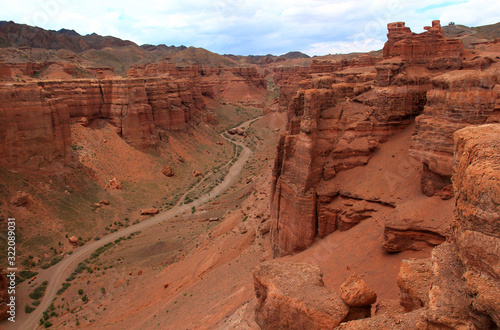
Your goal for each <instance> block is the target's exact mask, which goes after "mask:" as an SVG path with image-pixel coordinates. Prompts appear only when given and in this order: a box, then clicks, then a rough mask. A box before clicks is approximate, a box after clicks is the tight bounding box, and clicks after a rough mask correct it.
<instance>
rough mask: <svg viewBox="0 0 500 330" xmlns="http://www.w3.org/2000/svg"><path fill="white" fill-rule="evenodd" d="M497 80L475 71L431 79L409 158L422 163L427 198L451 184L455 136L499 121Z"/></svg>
mask: <svg viewBox="0 0 500 330" xmlns="http://www.w3.org/2000/svg"><path fill="white" fill-rule="evenodd" d="M496 82H497V77H496V76H495V75H494V74H492V73H489V72H481V71H476V70H460V71H451V72H447V73H444V74H442V75H439V76H437V77H435V78H433V79H432V84H433V86H434V88H433V89H431V90H429V91H428V92H427V104H426V105H425V109H424V112H423V113H422V115H420V116H418V117H417V119H416V122H417V126H416V128H415V134H414V137H413V141H412V145H411V147H410V155H412V156H413V157H415V158H416V159H418V160H420V161H421V162H422V163H423V169H422V178H421V187H422V192H423V193H424V194H425V195H427V196H433V195H435V194H440V193H441V191H442V190H443V188H445V187H447V186H449V185H450V184H451V181H450V177H451V174H452V164H453V133H454V132H456V131H457V130H459V129H461V128H464V127H466V126H470V125H478V124H485V123H487V122H492V121H497V119H496V111H498V110H500V109H498V108H497V107H498V105H496V103H497V99H498V92H497V89H496V88H495V86H496Z"/></svg>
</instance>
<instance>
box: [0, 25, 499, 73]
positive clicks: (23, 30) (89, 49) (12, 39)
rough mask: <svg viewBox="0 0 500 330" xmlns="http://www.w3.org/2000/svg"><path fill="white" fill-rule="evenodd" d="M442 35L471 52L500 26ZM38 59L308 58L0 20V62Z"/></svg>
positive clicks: (121, 63)
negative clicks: (230, 51) (234, 51)
mask: <svg viewBox="0 0 500 330" xmlns="http://www.w3.org/2000/svg"><path fill="white" fill-rule="evenodd" d="M443 31H444V32H445V35H446V36H448V37H450V38H460V39H462V40H463V42H464V45H465V47H467V48H473V47H474V44H475V43H478V42H484V41H488V40H493V39H496V38H500V23H496V24H491V25H485V26H479V27H467V26H464V25H455V24H450V25H447V26H443ZM2 49H3V50H2ZM9 49H20V50H24V53H23V54H22V55H19V53H16V52H13V51H9ZM35 50H36V51H35ZM68 51H69V52H68ZM43 52H45V53H44V54H43V56H41V55H40V53H43ZM35 53H36V54H35ZM41 57H42V58H44V60H53V61H59V60H62V61H67V60H68V59H69V60H70V61H74V60H77V61H79V62H81V63H88V65H94V66H107V67H112V68H114V70H115V71H116V72H118V73H124V72H125V71H126V70H127V69H128V68H129V67H130V66H131V65H132V64H141V63H147V62H155V61H158V60H162V59H165V58H167V59H168V60H170V61H173V62H175V63H177V64H178V65H188V64H201V65H206V66H237V65H248V64H257V65H265V64H272V63H280V62H285V61H294V60H295V61H299V60H305V61H307V60H308V59H310V57H309V56H308V55H306V54H304V53H301V52H296V51H294V52H289V53H287V54H283V55H280V56H275V55H271V54H268V55H250V56H240V55H231V54H228V55H219V54H216V53H213V52H210V51H208V50H205V49H203V48H194V47H186V46H167V45H164V44H161V45H148V44H145V45H141V46H139V45H137V44H136V43H134V42H132V41H129V40H122V39H120V38H116V37H112V36H101V35H98V34H96V33H92V34H88V35H80V34H79V33H78V32H76V31H74V30H68V29H60V30H59V31H54V30H45V29H42V28H39V27H33V26H29V25H26V24H17V23H14V22H12V21H10V22H7V21H0V60H4V61H5V60H9V61H14V62H23V61H36V60H37V59H39V58H41ZM89 63H90V64H89Z"/></svg>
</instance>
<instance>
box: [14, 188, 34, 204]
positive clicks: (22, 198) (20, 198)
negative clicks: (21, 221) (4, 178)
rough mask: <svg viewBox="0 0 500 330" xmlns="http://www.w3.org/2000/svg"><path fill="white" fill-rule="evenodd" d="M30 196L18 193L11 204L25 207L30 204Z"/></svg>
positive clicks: (21, 192)
mask: <svg viewBox="0 0 500 330" xmlns="http://www.w3.org/2000/svg"><path fill="white" fill-rule="evenodd" d="M29 199H30V195H29V194H28V193H26V192H24V191H18V192H17V193H16V194H15V195H14V196H13V197H12V198H11V199H10V203H11V204H12V205H14V206H23V205H26V204H27V203H28V201H29Z"/></svg>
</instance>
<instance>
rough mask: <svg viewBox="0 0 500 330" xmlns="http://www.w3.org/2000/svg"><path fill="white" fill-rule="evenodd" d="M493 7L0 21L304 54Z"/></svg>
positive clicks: (108, 9) (156, 8) (235, 5)
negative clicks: (400, 24)
mask: <svg viewBox="0 0 500 330" xmlns="http://www.w3.org/2000/svg"><path fill="white" fill-rule="evenodd" d="M498 12H500V2H498V1H494V2H491V0H466V1H464V0H458V1H448V0H419V1H418V2H413V1H412V2H407V1H403V0H350V1H346V0H309V1H303V0H300V1H299V0H288V1H287V0H275V1H273V0H253V1H250V0H212V1H208V0H169V1H164V0H142V1H137V0H108V1H102V0H99V1H97V0H86V1H78V2H77V1H70V0H26V1H23V0H18V1H15V2H14V1H9V2H7V3H6V4H3V5H2V11H1V12H0V20H13V21H15V22H18V23H26V24H31V25H38V26H40V27H43V28H47V29H55V30H58V29H60V28H68V29H74V30H76V31H77V32H79V33H80V34H89V33H92V32H96V33H98V34H101V35H114V36H116V37H119V38H124V39H129V40H132V41H135V42H137V43H139V44H142V43H150V44H159V43H165V44H168V45H172V44H174V45H181V44H184V45H187V46H190V45H192V46H198V47H204V48H207V49H209V50H212V51H215V52H219V53H234V54H243V55H246V54H267V53H273V54H282V53H286V52H288V51H292V50H303V51H305V52H307V53H308V54H311V55H312V54H325V53H336V52H347V51H368V50H372V49H376V48H381V47H382V46H383V42H384V41H385V35H386V33H387V31H386V26H387V23H390V22H394V21H405V22H406V23H407V24H406V25H407V26H409V27H411V28H412V30H413V31H414V32H421V31H422V28H423V26H424V25H429V24H430V21H431V20H433V19H441V20H442V22H443V24H447V23H448V22H449V21H454V22H456V23H457V24H465V25H469V26H477V25H484V24H491V23H496V22H497V21H498V17H497V14H498Z"/></svg>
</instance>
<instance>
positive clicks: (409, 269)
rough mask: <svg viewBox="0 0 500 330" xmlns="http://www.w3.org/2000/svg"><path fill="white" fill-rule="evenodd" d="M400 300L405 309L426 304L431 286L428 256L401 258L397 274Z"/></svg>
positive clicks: (417, 307)
mask: <svg viewBox="0 0 500 330" xmlns="http://www.w3.org/2000/svg"><path fill="white" fill-rule="evenodd" d="M397 283H398V287H399V288H400V302H401V306H403V307H404V309H405V311H407V312H409V311H413V310H416V309H419V308H422V307H426V306H428V303H429V290H430V289H431V286H432V262H431V260H430V259H429V258H427V259H420V260H403V262H402V264H401V268H400V270H399V274H398V282H397Z"/></svg>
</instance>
